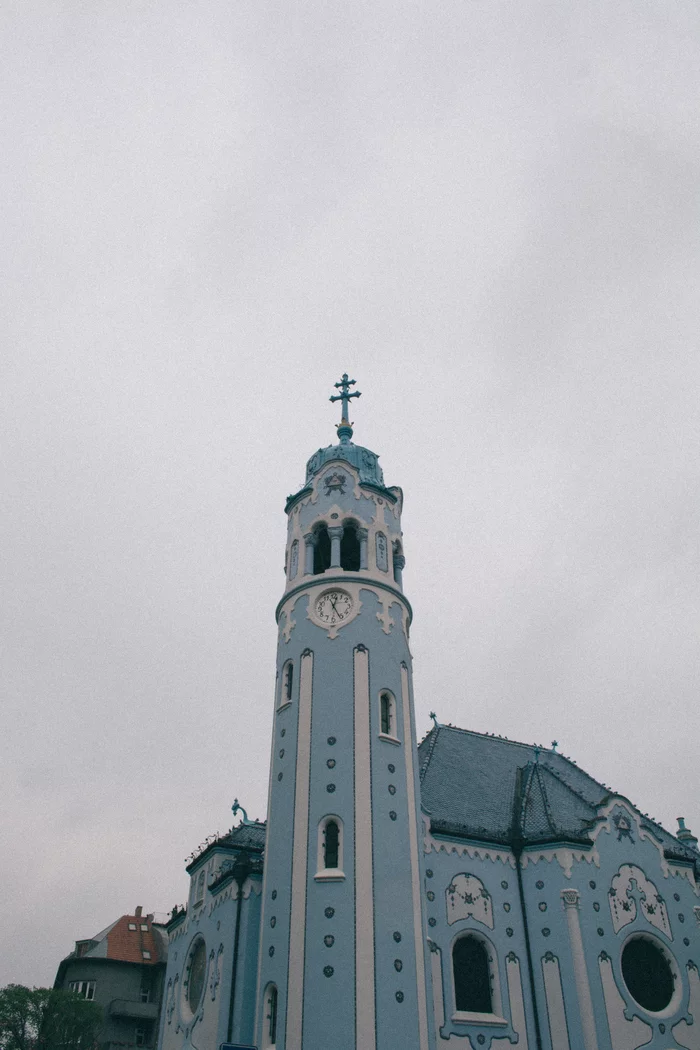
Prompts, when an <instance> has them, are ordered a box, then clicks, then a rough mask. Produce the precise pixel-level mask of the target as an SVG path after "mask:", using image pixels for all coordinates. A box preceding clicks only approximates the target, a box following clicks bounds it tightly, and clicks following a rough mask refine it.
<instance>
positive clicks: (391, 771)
mask: <svg viewBox="0 0 700 1050" xmlns="http://www.w3.org/2000/svg"><path fill="white" fill-rule="evenodd" d="M386 768H387V769H388V770H389V772H390V773H395V772H396V766H395V765H394V763H393V762H390V763H389V765H388V766H387V767H386ZM676 900H680V897H676Z"/></svg>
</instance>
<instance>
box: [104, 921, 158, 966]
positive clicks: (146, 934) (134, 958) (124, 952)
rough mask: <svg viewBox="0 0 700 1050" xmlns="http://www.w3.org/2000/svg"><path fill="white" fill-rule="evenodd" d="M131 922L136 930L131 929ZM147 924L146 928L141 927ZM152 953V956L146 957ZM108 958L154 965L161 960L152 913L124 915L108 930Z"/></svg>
mask: <svg viewBox="0 0 700 1050" xmlns="http://www.w3.org/2000/svg"><path fill="white" fill-rule="evenodd" d="M129 924H131V925H132V926H135V927H136V929H135V930H130V929H129ZM142 926H146V927H147V929H146V930H142V929H141V927H142ZM144 952H149V953H150V958H146V957H144V954H143V953H144ZM107 958H108V959H118V960H119V961H120V962H130V963H143V965H144V966H154V965H155V964H156V963H157V962H160V956H159V952H158V942H157V940H156V937H155V934H154V932H153V919H152V917H151V916H150V915H146V916H143V915H122V917H121V919H117V921H116V922H115V923H114V925H113V926H112V927H111V929H110V930H108V932H107Z"/></svg>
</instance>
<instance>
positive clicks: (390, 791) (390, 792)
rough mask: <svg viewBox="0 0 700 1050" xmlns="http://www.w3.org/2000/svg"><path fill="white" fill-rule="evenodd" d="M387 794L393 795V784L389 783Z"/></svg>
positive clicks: (394, 792) (394, 791)
mask: <svg viewBox="0 0 700 1050" xmlns="http://www.w3.org/2000/svg"><path fill="white" fill-rule="evenodd" d="M389 794H390V795H395V794H396V788H395V787H394V785H393V784H389Z"/></svg>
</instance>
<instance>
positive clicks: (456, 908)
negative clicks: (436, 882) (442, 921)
mask: <svg viewBox="0 0 700 1050" xmlns="http://www.w3.org/2000/svg"><path fill="white" fill-rule="evenodd" d="M445 903H446V905H447V922H448V925H451V924H452V923H453V922H458V921H459V920H460V919H476V921H477V922H483V924H484V926H488V928H489V929H490V930H492V929H493V905H492V903H491V896H490V894H489V892H488V890H487V889H486V887H485V886H484V884H483V882H482V881H481V879H478V878H477V877H476V875H469V874H468V873H467V872H461V873H460V874H459V875H455V877H454V878H453V880H452V882H451V883H450V885H449V886H448V887H447V889H446V890H445Z"/></svg>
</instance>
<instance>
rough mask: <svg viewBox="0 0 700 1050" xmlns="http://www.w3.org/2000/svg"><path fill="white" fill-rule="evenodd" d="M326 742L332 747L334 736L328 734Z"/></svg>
mask: <svg viewBox="0 0 700 1050" xmlns="http://www.w3.org/2000/svg"><path fill="white" fill-rule="evenodd" d="M328 743H329V744H330V746H331V747H333V744H334V743H335V737H334V736H329V737H328Z"/></svg>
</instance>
